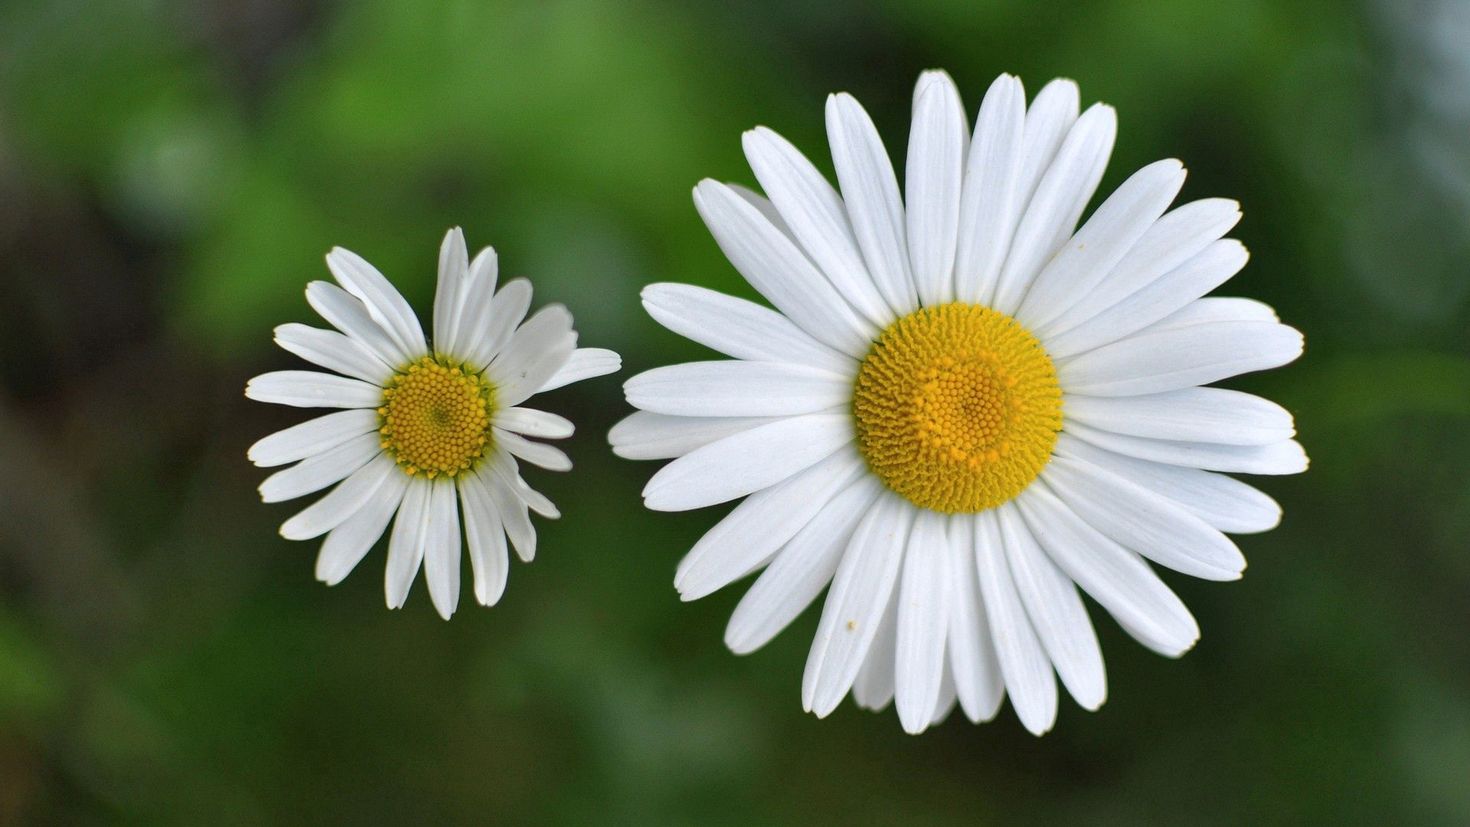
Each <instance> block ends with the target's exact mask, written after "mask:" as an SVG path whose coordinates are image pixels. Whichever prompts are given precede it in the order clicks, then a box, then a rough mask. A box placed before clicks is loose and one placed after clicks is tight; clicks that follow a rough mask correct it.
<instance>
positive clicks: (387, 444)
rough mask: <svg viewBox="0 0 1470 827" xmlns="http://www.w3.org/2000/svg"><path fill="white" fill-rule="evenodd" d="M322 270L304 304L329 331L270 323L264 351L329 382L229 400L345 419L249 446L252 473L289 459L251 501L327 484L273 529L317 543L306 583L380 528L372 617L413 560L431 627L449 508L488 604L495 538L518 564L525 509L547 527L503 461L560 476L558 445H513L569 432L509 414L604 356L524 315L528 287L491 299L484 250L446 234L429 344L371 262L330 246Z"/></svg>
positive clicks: (454, 599) (282, 382)
mask: <svg viewBox="0 0 1470 827" xmlns="http://www.w3.org/2000/svg"><path fill="white" fill-rule="evenodd" d="M327 267H328V268H329V269H330V270H331V271H332V275H333V277H335V278H336V279H337V282H338V284H340V285H341V286H340V287H339V286H337V285H336V284H331V283H328V282H325V281H314V282H312V283H311V284H309V285H307V287H306V300H307V302H308V303H310V304H311V306H312V308H314V309H315V310H316V312H317V313H319V314H321V316H322V318H324V319H326V320H327V321H328V322H330V323H331V324H332V325H333V326H334V327H335V328H337V329H336V330H322V329H320V328H315V327H309V326H307V325H303V324H285V325H281V326H280V327H278V328H276V331H275V332H276V343H277V344H279V345H280V346H281V347H282V348H285V349H286V350H288V351H290V352H292V353H294V354H296V355H297V356H300V357H301V358H303V359H305V360H307V361H309V362H313V363H315V364H318V365H320V366H322V367H324V368H327V369H329V370H333V371H336V372H337V373H318V372H316V371H302V370H284V371H276V372H274V373H266V374H262V375H260V376H257V377H255V378H254V379H251V380H250V383H249V384H248V385H246V387H245V395H246V396H248V397H249V398H251V399H255V400H259V401H261V402H274V403H276V404H280V405H292V406H294V407H298V408H344V409H345V410H342V411H339V412H337V413H331V414H327V415H326V416H322V417H319V418H317V419H312V420H309V421H306V422H303V423H301V424H300V425H295V426H293V427H290V428H287V429H286V430H284V431H280V432H278V433H274V434H271V435H270V436H268V437H266V438H265V439H262V440H260V441H259V442H257V443H255V444H254V445H253V446H251V448H250V451H249V457H250V459H251V460H252V461H253V462H254V463H255V464H256V465H260V466H267V467H269V466H277V465H285V464H287V463H292V462H294V463H296V464H295V465H293V466H291V467H290V468H287V469H285V470H283V471H278V472H276V473H275V474H272V475H271V476H270V477H268V478H267V479H266V481H265V482H264V483H262V484H261V486H260V495H261V499H263V500H265V501H266V502H279V501H281V500H289V499H293V498H295V497H300V496H304V495H306V494H310V493H312V492H314V491H320V490H322V489H323V488H326V487H328V486H330V485H333V484H337V487H336V488H334V489H332V491H331V492H330V493H328V494H327V495H326V496H324V497H322V498H321V499H319V500H317V501H316V502H315V503H313V504H312V505H311V506H310V507H308V508H307V509H306V510H304V511H302V512H301V513H299V514H297V515H296V516H294V517H292V518H291V519H289V520H287V521H286V522H285V524H283V525H282V526H281V534H282V536H284V537H286V538H288V539H291V540H309V539H311V538H313V537H320V536H321V535H323V534H325V535H326V540H325V541H324V542H323V543H322V548H321V553H320V554H319V555H318V557H317V561H316V576H317V579H319V580H321V581H323V582H325V583H326V584H327V585H335V584H336V583H338V582H340V581H341V580H342V579H343V578H344V577H346V576H347V575H348V573H349V572H351V571H352V569H353V567H355V566H356V565H357V563H358V561H360V560H361V559H362V558H363V556H364V555H366V554H367V552H368V550H369V549H370V548H372V546H373V544H374V543H376V542H377V540H378V538H379V537H381V536H382V534H383V531H384V530H385V529H386V528H387V526H388V521H389V520H393V533H392V536H391V539H390V540H389V542H388V567H387V576H386V578H385V588H386V592H387V598H388V607H389V608H392V609H396V608H400V607H402V606H403V603H404V600H406V599H407V597H408V590H409V587H410V586H412V585H413V581H414V578H415V577H416V576H418V570H419V564H420V563H421V562H422V563H423V567H424V579H425V580H426V581H427V583H428V586H429V596H430V598H432V599H433V602H434V608H435V609H437V610H438V612H439V614H440V615H442V616H443V617H444V618H445V619H446V620H447V619H448V618H449V616H450V615H452V614H454V609H455V607H456V606H457V605H458V603H459V574H460V560H459V556H460V554H459V553H460V510H461V509H463V511H464V534H465V537H466V538H467V539H468V541H469V553H470V554H469V556H470V566H471V568H472V570H473V571H474V577H475V599H476V600H477V601H479V603H480V604H481V605H483V606H493V605H495V603H496V602H497V601H499V600H500V595H501V594H502V593H503V592H504V591H505V579H506V575H507V573H508V571H509V568H510V560H509V555H508V553H507V551H506V541H505V538H506V537H507V536H509V538H510V545H512V546H514V547H515V550H516V553H517V554H518V555H519V556H520V558H521V559H522V560H525V561H527V562H529V561H530V560H531V558H532V557H534V556H535V554H536V529H535V528H534V527H533V526H532V525H531V518H530V514H529V511H535V512H536V513H537V514H540V515H542V516H543V517H550V518H555V517H557V516H558V512H557V510H556V506H554V505H552V504H551V501H550V500H548V499H547V498H546V497H544V496H542V495H541V494H540V493H538V492H536V491H534V490H532V489H531V487H530V486H528V485H527V484H526V483H525V481H524V480H522V479H521V476H520V470H519V467H518V466H517V463H516V458H517V457H519V458H520V459H523V460H525V461H526V462H529V463H531V464H532V465H539V466H540V467H542V468H546V469H549V470H552V471H566V470H569V469H571V467H572V462H571V460H570V459H568V458H567V455H566V454H564V453H562V452H561V451H560V450H559V449H557V448H554V447H552V446H550V445H547V444H544V443H540V442H533V441H531V440H529V439H526V437H544V438H550V439H560V438H564V437H568V436H571V434H572V423H571V422H569V421H567V420H566V419H564V418H562V417H560V416H557V415H556V414H552V413H547V412H545V411H538V410H535V409H532V408H525V407H521V405H522V404H523V403H524V402H525V401H526V400H528V399H530V398H531V396H533V395H534V394H537V393H540V392H542V391H547V390H551V389H552V388H559V387H561V386H563V385H567V384H570V383H572V382H577V381H580V380H582V379H587V378H590V377H593V376H601V375H603V374H606V373H612V372H613V371H616V370H617V369H618V367H619V366H620V364H621V363H620V360H619V358H618V355H617V354H616V353H613V352H612V351H610V350H601V349H598V348H578V347H577V334H576V332H575V331H574V330H572V316H571V314H570V313H568V312H567V310H566V308H565V307H562V306H561V305H557V304H553V305H548V306H546V307H544V308H542V309H541V310H539V311H538V312H536V313H535V314H534V315H532V316H531V318H529V319H525V316H526V310H527V309H528V308H529V307H530V306H531V284H530V282H528V281H526V280H525V279H515V280H513V281H511V282H508V283H507V284H505V285H504V286H503V287H501V288H500V290H499V291H497V290H496V289H495V282H496V278H497V269H498V268H497V262H496V256H495V251H494V250H493V249H492V248H489V247H487V248H485V249H484V250H482V251H480V254H479V255H477V256H475V260H474V261H473V262H471V261H470V260H469V255H468V253H467V251H466V249H465V241H464V233H462V232H460V230H459V228H458V227H456V228H455V229H452V230H450V231H449V233H448V234H447V235H446V236H445V237H444V244H443V246H442V247H441V248H440V251H439V284H438V289H437V292H436V293H435V296H434V331H433V332H434V341H433V346H432V347H430V345H429V343H428V342H427V341H425V339H424V332H423V329H422V328H421V327H420V326H419V320H418V317H417V316H415V315H414V312H413V309H412V308H410V307H409V305H408V302H407V301H405V300H404V298H403V296H402V295H400V294H399V292H398V291H397V290H396V289H394V287H393V285H392V284H390V283H389V282H388V280H387V279H386V278H384V277H383V274H382V273H379V272H378V270H377V269H376V268H374V267H373V266H372V265H371V264H369V263H367V262H366V261H364V260H363V259H362V258H361V257H360V256H358V255H357V254H355V253H352V252H349V251H347V250H344V249H342V248H340V247H338V248H336V249H334V250H332V252H330V253H328V254H327ZM523 319H525V324H522V323H521V322H522V320H523ZM338 374H343V375H338ZM338 483H340V484H338ZM456 494H457V495H458V499H459V505H458V506H456V504H455V497H456ZM395 514H397V519H396V520H395V519H394V515H395Z"/></svg>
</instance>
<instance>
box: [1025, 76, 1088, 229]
mask: <svg viewBox="0 0 1470 827" xmlns="http://www.w3.org/2000/svg"><path fill="white" fill-rule="evenodd" d="M1080 111H1081V93H1080V92H1079V91H1078V89H1077V84H1076V83H1075V82H1073V81H1071V80H1069V79H1067V78H1057V79H1055V80H1053V81H1051V82H1050V83H1048V84H1046V85H1045V86H1043V87H1041V91H1040V92H1038V93H1037V94H1036V99H1035V100H1033V101H1031V106H1030V107H1028V108H1027V109H1026V121H1025V129H1024V131H1023V133H1022V136H1021V150H1022V156H1021V171H1020V178H1019V181H1018V184H1017V186H1018V189H1017V195H1018V196H1019V198H1020V205H1019V206H1020V208H1021V209H1022V211H1024V210H1025V209H1026V206H1027V205H1028V204H1030V203H1031V198H1032V196H1034V195H1035V194H1036V188H1037V187H1038V186H1039V185H1040V184H1041V179H1042V177H1043V176H1044V175H1046V171H1047V170H1048V169H1050V168H1051V166H1052V164H1053V162H1054V161H1055V160H1056V157H1057V152H1058V150H1060V149H1061V148H1062V142H1063V141H1065V140H1066V139H1067V135H1068V134H1069V133H1070V132H1071V131H1072V127H1073V126H1075V125H1076V123H1077V113H1078V112H1080Z"/></svg>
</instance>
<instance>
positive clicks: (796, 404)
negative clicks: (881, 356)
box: [623, 360, 852, 416]
mask: <svg viewBox="0 0 1470 827" xmlns="http://www.w3.org/2000/svg"><path fill="white" fill-rule="evenodd" d="M623 390H624V391H625V392H626V394H627V397H628V404H630V405H632V406H633V407H635V408H640V409H642V410H645V411H652V412H653V413H661V414H670V415H673V416H793V415H796V414H805V413H816V412H818V411H825V410H828V409H830V408H836V407H839V406H843V405H846V404H847V403H848V402H850V400H851V398H852V382H851V380H850V379H848V378H846V377H843V376H837V375H835V374H832V373H829V372H827V371H825V370H819V369H817V368H812V367H807V366H805V365H796V364H791V363H789V362H744V361H739V360H730V361H724V362H688V363H685V364H682V365H669V366H667V367H661V368H654V369H653V370H649V371H645V372H643V373H640V374H638V375H637V376H635V377H633V378H632V379H629V380H628V381H627V382H625V383H624V384H623Z"/></svg>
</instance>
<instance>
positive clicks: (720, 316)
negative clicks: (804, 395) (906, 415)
mask: <svg viewBox="0 0 1470 827" xmlns="http://www.w3.org/2000/svg"><path fill="white" fill-rule="evenodd" d="M643 307H644V309H646V310H647V311H648V315H650V316H652V317H653V318H654V321H657V322H658V323H659V324H661V325H663V326H664V327H666V328H668V329H669V330H672V331H674V332H675V333H677V334H679V335H680V336H683V337H685V338H686V339H690V340H692V341H695V342H698V343H700V344H702V345H704V346H705V347H708V348H711V349H713V350H717V351H719V352H720V353H723V354H725V355H726V356H733V357H735V358H736V359H749V360H752V361H757V362H795V363H798V364H802V365H809V366H811V367H815V368H822V369H824V370H828V371H830V372H832V373H837V374H842V375H851V374H853V373H854V372H856V370H857V362H856V360H855V359H853V357H851V356H848V355H846V354H843V353H839V352H837V351H835V350H833V349H832V348H830V347H828V346H826V345H824V344H822V343H821V342H818V341H817V340H816V339H813V338H812V337H811V336H810V335H808V334H807V333H806V332H804V331H803V330H802V329H801V328H799V327H797V326H796V325H795V324H793V323H792V322H791V320H790V319H787V318H786V317H785V316H782V315H781V314H780V313H777V312H776V311H774V310H771V309H770V308H767V307H761V306H760V305H758V304H756V303H754V302H749V301H746V300H745V299H737V298H735V297H734V296H727V295H725V294H724V293H717V292H715V291H714V290H709V289H706V288H703V287H695V286H694V285H692V284H667V283H662V284H650V285H648V286H647V287H645V288H643Z"/></svg>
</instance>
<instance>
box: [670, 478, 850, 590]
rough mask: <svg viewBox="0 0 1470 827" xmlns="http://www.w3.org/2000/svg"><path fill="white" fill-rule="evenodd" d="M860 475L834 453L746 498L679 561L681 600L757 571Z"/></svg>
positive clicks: (676, 576)
mask: <svg viewBox="0 0 1470 827" xmlns="http://www.w3.org/2000/svg"><path fill="white" fill-rule="evenodd" d="M861 470H862V464H861V461H860V460H859V459H858V457H857V456H856V455H855V454H854V453H852V452H839V453H837V454H835V455H833V456H830V457H828V458H827V459H825V460H823V461H821V462H819V463H817V464H815V465H813V466H812V467H810V468H807V469H806V470H804V471H802V472H800V473H798V474H795V475H793V476H792V477H790V478H789V479H786V480H784V481H783V482H780V483H778V484H776V485H773V486H771V487H770V488H766V489H764V490H762V491H757V492H756V493H754V494H752V495H750V497H748V498H747V499H746V500H745V501H744V502H742V503H740V505H738V506H736V507H735V509H734V510H733V511H731V512H730V513H729V514H728V515H726V516H725V518H724V519H723V520H720V521H719V522H718V523H716V524H715V526H714V528H711V529H710V530H709V531H708V532H706V533H705V535H704V536H703V537H701V538H700V540H699V542H697V543H695V544H694V548H692V549H690V550H689V553H688V554H686V555H684V559H683V560H681V561H680V562H679V568H678V570H677V571H676V572H675V574H674V588H676V589H678V590H679V597H680V599H682V600H698V599H699V598H701V597H704V596H705V595H708V594H711V593H712V592H715V591H717V590H719V589H722V588H724V587H725V586H726V585H728V584H730V583H732V582H734V581H735V580H738V579H739V578H741V577H744V576H745V575H747V574H749V573H750V572H752V571H754V570H755V569H756V568H758V567H760V566H761V565H762V564H763V563H765V562H766V561H767V560H768V559H770V557H771V555H773V554H775V553H776V551H777V550H778V549H780V548H781V546H782V545H784V544H785V543H786V542H787V541H788V540H790V539H791V538H792V537H794V536H795V535H796V533H797V532H798V531H800V530H801V529H802V528H803V527H804V526H806V525H807V523H809V522H811V521H812V519H813V518H814V517H816V515H817V514H819V513H821V511H822V509H823V508H824V507H826V506H827V504H828V503H829V502H831V500H832V498H833V497H834V496H836V495H837V493H838V492H839V491H841V490H842V489H843V488H844V487H846V486H847V485H848V484H849V483H851V482H852V480H853V478H854V477H856V476H857V475H858V473H859V472H860V471H861Z"/></svg>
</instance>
